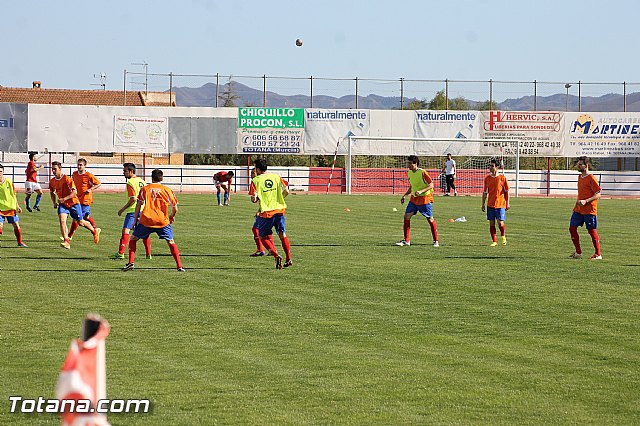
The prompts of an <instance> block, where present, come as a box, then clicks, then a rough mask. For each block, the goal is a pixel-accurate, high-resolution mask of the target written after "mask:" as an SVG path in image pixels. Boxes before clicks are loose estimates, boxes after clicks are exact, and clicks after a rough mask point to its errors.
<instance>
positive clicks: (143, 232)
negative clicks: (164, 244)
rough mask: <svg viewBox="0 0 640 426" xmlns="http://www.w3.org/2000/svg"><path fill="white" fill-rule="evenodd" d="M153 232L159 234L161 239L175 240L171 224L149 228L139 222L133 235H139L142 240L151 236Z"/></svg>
mask: <svg viewBox="0 0 640 426" xmlns="http://www.w3.org/2000/svg"><path fill="white" fill-rule="evenodd" d="M151 234H158V237H159V238H160V239H161V240H167V241H171V240H173V229H171V224H168V225H167V226H163V227H162V228H147V227H146V226H144V225H143V224H141V223H138V224H137V225H136V229H134V230H133V236H134V237H138V238H139V239H141V240H145V239H147V238H149V235H151Z"/></svg>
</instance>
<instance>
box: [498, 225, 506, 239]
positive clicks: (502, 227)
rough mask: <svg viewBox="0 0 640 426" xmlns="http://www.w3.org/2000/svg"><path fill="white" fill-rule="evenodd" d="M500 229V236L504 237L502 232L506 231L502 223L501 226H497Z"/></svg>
mask: <svg viewBox="0 0 640 426" xmlns="http://www.w3.org/2000/svg"><path fill="white" fill-rule="evenodd" d="M498 226H499V227H500V235H501V236H503V237H504V231H505V230H506V229H507V225H505V224H504V223H503V224H502V225H498Z"/></svg>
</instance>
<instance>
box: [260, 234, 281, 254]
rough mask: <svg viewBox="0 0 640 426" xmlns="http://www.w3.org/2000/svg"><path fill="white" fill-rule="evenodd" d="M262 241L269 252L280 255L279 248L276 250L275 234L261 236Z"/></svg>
mask: <svg viewBox="0 0 640 426" xmlns="http://www.w3.org/2000/svg"><path fill="white" fill-rule="evenodd" d="M260 241H261V242H262V244H263V245H264V246H265V247H266V248H267V250H268V251H269V254H271V255H272V256H273V257H278V250H276V246H275V245H274V244H273V236H271V235H267V236H266V237H260Z"/></svg>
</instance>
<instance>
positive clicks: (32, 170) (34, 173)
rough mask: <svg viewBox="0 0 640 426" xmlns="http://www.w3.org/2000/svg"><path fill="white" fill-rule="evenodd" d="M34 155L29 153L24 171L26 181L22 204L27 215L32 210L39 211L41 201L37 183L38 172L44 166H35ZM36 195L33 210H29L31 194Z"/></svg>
mask: <svg viewBox="0 0 640 426" xmlns="http://www.w3.org/2000/svg"><path fill="white" fill-rule="evenodd" d="M35 158H36V153H35V152H30V153H29V162H28V163H27V168H26V169H25V171H24V172H25V174H26V175H27V180H26V182H25V183H24V193H25V195H26V197H25V199H24V203H25V204H26V206H27V210H28V211H29V213H31V212H33V210H37V211H40V200H42V187H40V184H39V183H38V171H39V170H41V169H42V168H43V167H44V166H38V165H37V164H36V160H35ZM34 192H35V193H36V194H38V195H37V196H36V202H35V204H34V205H33V210H31V194H33V193H34Z"/></svg>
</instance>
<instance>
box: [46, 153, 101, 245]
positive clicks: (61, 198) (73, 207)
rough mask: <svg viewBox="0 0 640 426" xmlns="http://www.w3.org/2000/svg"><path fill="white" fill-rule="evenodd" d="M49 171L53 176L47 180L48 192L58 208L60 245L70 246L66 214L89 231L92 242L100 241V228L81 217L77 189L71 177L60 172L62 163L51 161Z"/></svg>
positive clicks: (54, 206) (54, 205)
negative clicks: (91, 235)
mask: <svg viewBox="0 0 640 426" xmlns="http://www.w3.org/2000/svg"><path fill="white" fill-rule="evenodd" d="M51 171H52V172H53V177H52V178H51V180H50V181H49V191H50V192H49V194H50V195H51V202H52V203H53V208H54V209H56V208H57V209H58V219H59V221H60V233H61V234H62V243H60V245H61V246H62V247H64V248H66V249H70V248H71V243H70V242H69V234H68V231H67V216H69V215H70V216H71V218H72V219H73V220H75V221H77V222H78V224H79V225H80V226H84V227H85V228H87V229H88V230H89V231H91V233H92V234H93V242H94V243H95V244H98V243H99V242H100V228H94V227H93V226H92V225H91V223H89V222H87V221H86V220H84V219H83V218H82V208H81V207H80V200H79V199H78V196H77V192H78V191H77V190H76V186H75V184H74V183H73V179H71V178H70V177H69V176H67V175H65V174H64V173H62V164H60V162H58V161H54V162H53V163H51ZM56 196H57V199H56Z"/></svg>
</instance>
